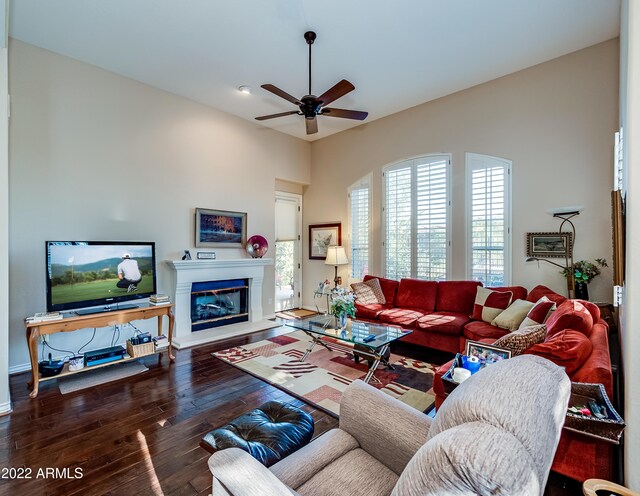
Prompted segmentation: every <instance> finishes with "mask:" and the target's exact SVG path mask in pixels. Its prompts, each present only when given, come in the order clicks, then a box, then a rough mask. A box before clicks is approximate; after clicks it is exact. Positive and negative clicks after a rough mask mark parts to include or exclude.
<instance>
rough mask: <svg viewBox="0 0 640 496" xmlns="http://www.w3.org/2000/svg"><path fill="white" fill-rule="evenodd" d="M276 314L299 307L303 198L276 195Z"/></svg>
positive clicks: (291, 194) (277, 192) (289, 194)
mask: <svg viewBox="0 0 640 496" xmlns="http://www.w3.org/2000/svg"><path fill="white" fill-rule="evenodd" d="M275 217H276V255H275V269H276V288H275V304H276V305H275V306H276V312H282V311H284V310H290V309H292V308H299V307H300V295H301V294H302V288H301V283H302V269H301V267H302V260H301V256H302V250H301V241H300V238H301V236H300V233H301V231H302V196H301V195H296V194H293V193H284V192H280V191H276V216H275Z"/></svg>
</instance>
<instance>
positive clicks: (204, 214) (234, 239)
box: [195, 208, 247, 248]
mask: <svg viewBox="0 0 640 496" xmlns="http://www.w3.org/2000/svg"><path fill="white" fill-rule="evenodd" d="M195 230H196V233H195V234H196V248H243V247H244V245H245V243H246V242H247V214H246V213H245V212H228V211H226V210H209V209H206V208H196V229H195Z"/></svg>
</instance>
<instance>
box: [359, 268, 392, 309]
mask: <svg viewBox="0 0 640 496" xmlns="http://www.w3.org/2000/svg"><path fill="white" fill-rule="evenodd" d="M369 279H378V281H379V282H380V287H381V288H382V292H383V293H384V299H385V300H387V302H386V304H387V305H390V306H395V304H396V293H397V291H398V281H394V280H393V279H385V278H384V277H378V276H370V275H369V274H367V275H366V276H364V279H363V280H364V281H368V280H369Z"/></svg>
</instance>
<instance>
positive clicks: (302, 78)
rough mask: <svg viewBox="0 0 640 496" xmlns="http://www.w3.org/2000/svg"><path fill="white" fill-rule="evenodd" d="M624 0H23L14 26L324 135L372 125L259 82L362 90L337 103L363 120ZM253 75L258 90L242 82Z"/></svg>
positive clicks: (506, 60) (276, 123)
mask: <svg viewBox="0 0 640 496" xmlns="http://www.w3.org/2000/svg"><path fill="white" fill-rule="evenodd" d="M619 12H620V2H619V0H323V1H321V2H320V1H318V0H315V1H314V0H188V1H178V0H55V1H51V0H14V1H13V2H12V4H11V12H10V27H9V29H10V35H11V36H12V37H14V38H16V39H19V40H21V41H24V42H26V43H30V44H32V45H36V46H39V47H42V48H45V49H48V50H51V51H53V52H57V53H60V54H63V55H67V56H69V57H72V58H75V59H78V60H81V61H84V62H87V63H90V64H94V65H96V66H98V67H102V68H104V69H107V70H110V71H113V72H115V73H117V74H121V75H124V76H127V77H130V78H132V79H135V80H138V81H142V82H144V83H147V84H149V85H151V86H155V87H157V88H161V89H164V90H166V91H169V92H171V93H175V94H178V95H182V96H184V97H187V98H190V99H192V100H195V101H198V102H201V103H204V104H206V105H210V106H212V107H215V108H217V109H221V110H223V111H225V112H229V113H231V114H234V115H237V116H239V117H242V118H244V119H247V120H249V121H251V122H253V123H255V124H256V126H269V127H272V128H273V129H277V130H278V131H282V132H284V133H288V134H291V135H293V136H297V137H299V138H303V139H310V140H315V139H319V138H323V137H326V136H329V135H331V134H334V133H336V132H339V131H342V130H345V129H348V128H350V127H354V126H357V125H361V124H362V123H361V122H359V121H351V120H347V119H337V118H330V117H320V118H319V119H318V127H319V128H320V131H319V132H318V134H315V135H312V136H307V135H306V134H305V126H304V119H303V117H301V116H297V115H293V116H289V117H283V118H279V119H274V120H269V121H263V122H261V123H259V122H258V121H255V120H254V119H253V118H254V117H255V116H258V115H264V114H271V113H277V112H285V111H288V110H295V107H294V106H293V104H290V103H288V102H287V101H285V100H282V99H280V98H278V97H277V96H275V95H273V94H271V93H269V92H267V91H265V90H263V89H262V88H260V85H261V84H264V83H272V84H274V85H276V86H278V87H279V88H282V89H283V90H285V91H286V92H288V93H290V94H292V95H294V96H296V97H298V98H300V97H302V96H303V95H305V94H306V93H307V89H308V88H307V85H308V83H307V45H306V44H305V41H304V39H303V37H302V35H303V33H304V32H305V31H307V30H309V29H312V30H314V31H316V32H317V34H318V39H317V40H316V42H315V44H314V45H313V88H312V90H313V93H314V94H316V95H320V94H321V93H323V92H324V91H325V90H327V89H328V88H329V87H331V86H332V85H333V84H335V83H336V82H337V81H339V80H340V79H343V78H345V79H347V80H349V81H351V82H352V83H353V84H354V85H355V87H356V89H355V91H353V92H351V93H350V94H348V95H346V96H345V97H343V98H341V99H339V100H337V101H336V102H334V103H333V104H332V106H333V107H338V108H347V109H354V110H365V111H368V112H369V117H368V118H367V120H366V121H364V123H365V124H366V123H367V122H370V121H372V120H374V119H379V118H381V117H384V116H386V115H389V114H393V113H395V112H399V111H401V110H404V109H407V108H409V107H413V106H415V105H419V104H421V103H424V102H426V101H429V100H433V99H435V98H439V97H441V96H444V95H447V94H451V93H453V92H455V91H459V90H462V89H464V88H469V87H471V86H474V85H476V84H479V83H483V82H485V81H489V80H492V79H495V78H497V77H500V76H503V75H505V74H509V73H512V72H515V71H517V70H520V69H523V68H525V67H529V66H532V65H535V64H539V63H541V62H544V61H546V60H550V59H553V58H556V57H558V56H560V55H563V54H566V53H570V52H573V51H575V50H579V49H581V48H584V47H587V46H590V45H593V44H596V43H599V42H602V41H605V40H608V39H611V38H614V37H616V36H618V34H619V30H620V19H619ZM240 85H249V86H251V87H252V89H253V93H252V94H251V95H243V94H241V93H240V92H238V91H237V87H238V86H240Z"/></svg>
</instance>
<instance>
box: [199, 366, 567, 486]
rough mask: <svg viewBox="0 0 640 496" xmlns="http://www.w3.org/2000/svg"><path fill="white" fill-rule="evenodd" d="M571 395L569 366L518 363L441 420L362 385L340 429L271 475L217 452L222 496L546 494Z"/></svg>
mask: <svg viewBox="0 0 640 496" xmlns="http://www.w3.org/2000/svg"><path fill="white" fill-rule="evenodd" d="M570 390H571V383H570V381H569V379H568V377H567V376H566V374H565V373H564V370H563V369H561V368H560V367H558V366H556V365H554V364H553V363H551V362H549V361H548V360H545V359H543V358H540V357H536V356H532V355H525V356H519V357H515V358H512V359H510V360H505V361H504V362H501V363H497V364H494V365H491V366H490V367H487V368H485V369H484V370H482V371H481V372H479V373H478V374H475V375H473V376H472V377H471V378H470V379H468V380H467V381H465V382H464V383H463V384H461V385H460V386H458V387H457V388H456V390H455V391H454V392H453V393H452V394H450V395H449V397H448V398H447V400H446V401H445V403H444V404H443V405H442V407H441V408H440V410H439V411H438V414H437V416H436V418H435V419H434V420H433V421H432V420H431V419H430V418H429V417H427V416H426V415H424V414H422V413H420V412H418V411H417V410H414V409H412V408H411V407H409V406H407V405H405V404H404V403H401V402H399V401H397V400H395V399H393V398H392V397H390V396H389V395H387V394H385V393H383V392H381V391H378V390H377V389H375V388H373V387H371V386H369V385H367V384H364V383H363V382H362V381H355V382H354V383H352V384H351V385H350V386H349V387H348V388H347V389H346V391H345V392H344V393H343V395H342V400H341V404H340V409H341V411H340V424H339V428H337V429H333V430H331V431H329V432H327V433H326V434H324V435H322V436H319V437H318V438H316V439H315V440H314V441H312V442H311V443H310V444H308V445H307V446H305V447H304V448H302V449H300V450H299V451H297V452H296V453H294V454H292V455H290V456H289V457H287V458H285V459H283V460H281V461H280V462H278V463H276V464H275V465H273V466H271V467H270V468H269V469H267V468H266V467H264V466H263V465H261V464H260V463H259V462H257V461H256V460H255V459H253V458H252V457H251V456H250V455H248V454H247V453H246V452H244V451H242V450H239V449H237V448H232V449H228V450H223V451H219V452H217V453H215V454H213V455H212V456H211V458H210V459H209V468H210V469H211V472H212V474H213V494H214V495H218V494H220V495H226V494H232V495H255V496H258V495H260V496H263V495H278V496H279V495H285V496H289V495H291V494H300V495H302V496H307V495H313V496H316V495H349V496H358V495H363V496H364V495H367V496H370V495H390V494H391V495H396V496H400V495H421V496H424V495H434V496H435V495H438V496H444V495H471V494H480V495H513V494H518V495H524V496H526V495H542V494H543V492H544V488H545V485H546V481H547V477H548V474H549V469H550V467H551V462H552V460H553V456H554V454H555V450H556V447H557V445H558V441H559V438H560V431H561V429H562V425H563V422H564V418H565V413H566V408H567V403H568V401H569V396H570Z"/></svg>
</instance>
